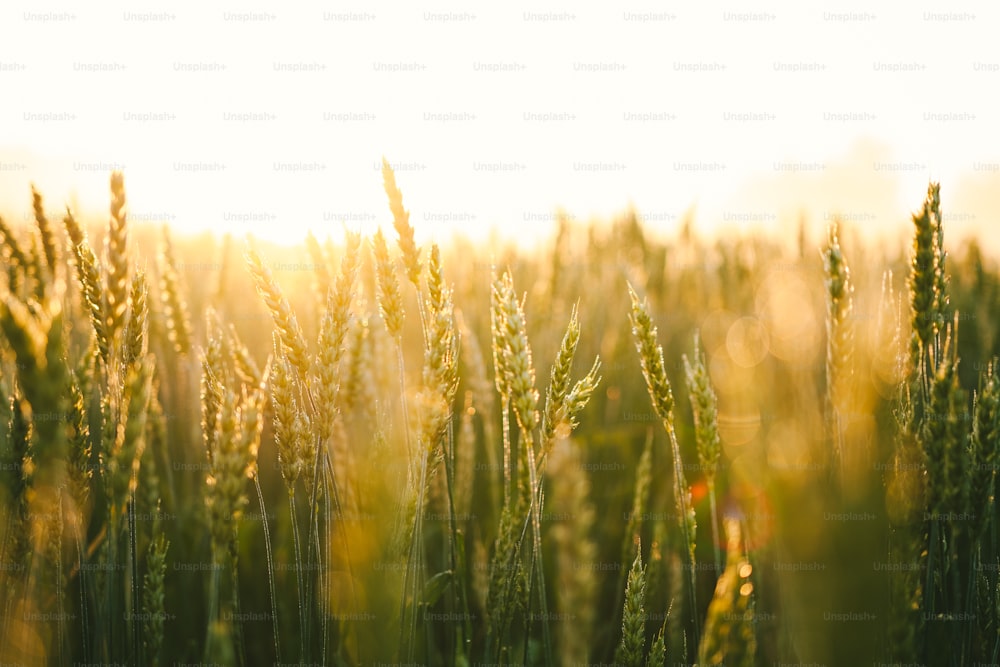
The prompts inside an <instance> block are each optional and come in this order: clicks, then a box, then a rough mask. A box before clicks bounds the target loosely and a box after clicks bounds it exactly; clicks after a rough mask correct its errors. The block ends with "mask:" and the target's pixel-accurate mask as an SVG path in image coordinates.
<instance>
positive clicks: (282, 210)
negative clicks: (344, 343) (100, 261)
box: [0, 0, 1000, 242]
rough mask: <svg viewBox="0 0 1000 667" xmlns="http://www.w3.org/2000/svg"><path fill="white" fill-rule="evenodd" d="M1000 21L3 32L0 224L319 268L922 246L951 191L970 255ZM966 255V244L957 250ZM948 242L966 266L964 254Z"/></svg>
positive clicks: (368, 18)
mask: <svg viewBox="0 0 1000 667" xmlns="http://www.w3.org/2000/svg"><path fill="white" fill-rule="evenodd" d="M998 19H1000V6H998V5H997V4H996V3H991V2H986V1H984V0H983V1H978V2H962V1H961V0H959V1H958V2H956V3H941V2H937V3H933V4H932V3H929V2H913V3H889V4H886V5H885V6H879V5H874V4H872V3H861V2H858V3H855V4H853V5H852V4H850V3H847V4H845V3H841V2H812V1H810V2H801V1H799V2H763V3H759V4H748V3H745V2H741V3H727V4H719V3H711V2H700V1H697V2H696V1H691V2H659V3H653V2H638V3H583V2H576V3H561V4H560V3H549V2H546V3H527V2H525V3H521V4H519V3H516V2H514V3H485V2H467V3H463V4H458V3H454V4H444V3H442V4H422V5H420V6H415V5H411V4H409V3H398V4H397V3H385V2H355V3H349V2H282V3H271V4H268V3H257V4H253V3H228V4H226V3H212V2H199V3H194V2H190V1H188V0H181V1H180V2H154V1H150V0H143V1H142V2H128V3H107V2H105V3H77V2H60V1H58V0H56V1H55V2H32V1H30V0H6V1H5V2H4V3H3V5H2V6H0V90H2V91H3V103H2V104H0V209H2V210H3V211H8V212H9V211H11V210H12V209H13V210H16V211H17V212H20V213H27V212H28V211H29V205H28V204H29V202H30V198H29V194H28V189H27V188H28V182H29V181H34V182H35V183H37V184H38V185H39V187H40V188H41V189H42V191H43V194H45V195H46V197H47V202H48V204H49V205H50V206H51V207H52V208H54V209H55V208H57V207H60V206H61V204H62V203H63V202H66V201H74V202H76V203H77V204H78V205H79V206H80V207H82V208H84V209H91V210H97V211H103V210H105V209H106V206H107V198H108V195H107V177H108V172H109V170H110V169H111V168H114V167H124V169H125V174H126V187H127V189H128V194H129V200H130V209H131V214H132V217H133V219H137V220H147V219H166V220H168V221H170V222H172V223H173V224H174V225H176V226H178V227H179V228H183V229H199V228H210V229H213V230H218V231H223V230H229V231H236V232H237V233H240V234H242V233H244V232H251V233H253V234H255V235H256V236H258V237H261V238H270V239H279V240H289V241H295V242H297V241H298V240H300V239H301V238H302V237H303V236H304V234H305V230H306V229H307V228H309V227H311V228H313V229H314V230H315V231H316V232H317V234H318V235H319V236H320V237H323V236H325V235H326V233H333V234H335V235H338V236H339V234H340V228H341V226H340V222H339V221H340V220H342V219H346V220H347V221H348V222H349V223H352V224H358V223H361V224H362V225H363V226H364V227H365V228H366V229H371V228H372V227H373V226H374V225H375V224H378V223H387V222H389V221H390V219H391V218H390V214H389V211H388V206H387V205H386V203H385V196H384V193H383V191H382V184H381V176H380V173H379V169H378V167H379V163H380V160H381V156H382V155H385V156H386V157H387V158H388V159H389V160H390V162H392V163H393V164H396V165H398V168H397V180H398V182H399V184H400V187H401V188H402V190H403V194H404V198H405V202H406V205H407V207H408V208H409V209H410V211H411V220H412V222H413V223H414V225H415V226H416V228H417V230H418V234H420V235H421V236H422V237H423V238H428V237H432V238H435V237H442V236H445V235H447V234H449V233H450V232H451V231H452V230H456V229H458V230H462V231H464V232H466V233H468V234H469V235H471V236H479V237H482V236H483V235H484V234H485V230H487V229H488V227H489V226H490V225H491V224H498V225H500V226H501V229H502V231H503V232H504V233H506V234H508V235H518V236H521V237H525V238H527V237H531V236H534V235H536V234H537V233H538V232H545V233H548V232H549V230H550V219H551V214H552V213H553V211H554V210H555V209H556V208H557V207H563V208H565V209H566V210H568V211H569V212H570V213H571V214H573V215H575V216H576V217H579V218H588V217H589V216H591V215H601V216H608V215H613V214H615V213H618V212H621V211H622V210H623V209H624V208H625V207H626V206H628V205H629V204H634V206H635V207H636V208H637V210H638V211H639V212H640V214H645V217H646V218H647V220H648V222H649V224H650V225H651V226H653V227H654V228H655V229H656V230H659V231H663V232H664V233H671V232H672V231H674V230H675V229H676V227H677V225H678V221H679V218H680V216H682V215H683V214H684V212H685V211H686V210H688V209H690V208H691V207H692V206H696V207H697V208H696V210H697V219H698V223H699V225H700V226H701V228H702V229H710V228H712V225H714V224H717V223H719V222H721V223H722V224H724V225H726V226H728V227H739V228H744V227H746V226H747V225H750V224H760V225H762V226H765V227H774V226H776V224H777V222H776V221H777V220H783V219H795V218H797V217H798V215H799V213H800V212H805V213H807V214H808V215H809V216H810V218H811V220H813V222H814V224H815V225H816V228H817V230H818V228H819V225H820V224H822V222H823V220H824V218H825V217H828V216H830V215H832V214H833V213H834V212H841V213H844V214H845V215H847V216H848V218H849V219H850V220H853V221H856V222H857V224H858V226H859V227H862V228H865V229H867V230H876V231H877V230H885V229H887V228H890V227H891V228H892V229H898V226H901V225H903V224H905V223H906V222H907V221H908V218H907V215H908V212H909V211H910V210H913V209H915V208H917V206H918V205H919V203H920V201H921V200H922V198H923V195H924V193H925V191H926V187H927V181H928V179H930V178H934V179H940V180H942V182H943V185H942V207H943V209H944V210H945V215H946V217H947V216H949V215H950V216H951V217H952V218H953V222H954V223H955V224H954V225H953V226H952V227H951V229H952V233H953V234H955V233H958V234H962V233H964V232H971V231H974V230H976V229H981V230H986V229H987V228H988V227H992V226H993V225H992V224H990V222H989V221H990V220H992V219H993V216H994V214H997V215H1000V206H998V203H997V197H996V196H995V195H994V193H996V192H1000V188H998V186H1000V147H998V145H997V137H998V136H1000V135H998V134H997V131H996V128H997V127H998V126H1000V123H998V121H1000V117H998V116H1000V101H998V100H1000V98H998V97H997V93H996V91H997V89H998V84H1000V52H998V51H997V49H996V48H995V44H996V37H995V36H996V30H997V27H998V26H1000V20H998ZM956 230H957V231H956ZM951 238H954V236H952V237H951Z"/></svg>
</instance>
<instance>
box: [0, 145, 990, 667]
mask: <svg viewBox="0 0 1000 667" xmlns="http://www.w3.org/2000/svg"><path fill="white" fill-rule="evenodd" d="M382 177H383V181H384V186H385V191H386V194H387V201H388V207H387V209H386V215H385V220H384V224H383V227H382V229H381V231H379V232H378V233H376V234H375V235H373V236H371V237H362V235H361V234H359V233H357V232H355V231H352V230H351V229H350V228H349V227H346V228H343V229H341V228H337V229H335V230H334V231H333V232H331V234H330V235H329V236H328V237H324V238H317V237H315V236H310V237H309V238H308V241H307V243H305V244H304V246H302V247H299V248H293V249H288V248H281V247H277V246H270V245H267V244H264V243H262V242H258V241H255V240H254V239H252V238H246V239H243V238H230V237H225V238H221V239H220V238H216V237H213V236H211V235H205V236H203V237H182V236H179V235H177V236H175V235H174V234H173V233H172V232H171V230H170V229H169V228H167V227H163V228H161V227H159V226H156V225H150V224H148V223H142V224H132V223H131V222H130V221H129V218H128V200H127V194H126V193H127V191H126V184H125V181H124V177H123V176H122V174H121V173H117V172H116V173H114V174H113V175H111V178H110V190H109V201H110V206H109V216H108V218H107V219H106V220H94V221H86V220H78V219H77V218H76V217H74V213H73V211H71V210H69V209H66V208H65V207H64V206H63V205H62V204H61V203H60V202H52V201H49V200H44V199H43V198H42V194H43V193H39V192H29V193H25V211H30V210H31V209H30V208H29V206H32V207H33V211H34V223H33V224H28V225H24V226H16V225H14V224H12V223H10V222H2V223H0V241H2V257H3V271H0V332H2V333H0V477H2V481H0V607H2V608H0V662H2V663H3V664H24V665H29V664H30V665H35V664H52V665H62V664H150V665H155V664H159V665H174V664H191V663H206V664H220V665H228V664H236V665H258V664H261V665H263V664H289V665H290V664H304V665H372V664H375V665H389V664H393V665H408V664H449V665H451V664H454V665H487V664H529V665H548V664H561V665H567V666H569V665H587V664H612V663H614V664H621V665H640V666H641V665H651V666H652V665H682V664H684V665H691V664H696V665H729V666H735V665H742V666H751V665H778V664H810V665H811V664H822V665H868V664H875V665H879V664H885V665H888V664H903V665H916V664H923V665H952V664H953V665H969V664H982V665H986V664H996V663H997V661H998V652H1000V578H998V575H1000V551H998V548H997V547H998V542H997V516H996V511H995V508H996V500H995V477H996V469H997V465H998V462H1000V459H998V453H1000V377H998V375H997V372H996V370H995V368H994V363H995V358H996V356H997V354H998V352H1000V342H998V338H997V326H998V324H1000V281H998V276H1000V274H998V269H997V266H996V264H995V261H994V260H995V258H993V257H990V256H989V255H988V254H986V253H984V252H983V251H982V250H981V249H980V248H979V246H978V245H977V243H976V242H975V240H959V239H951V238H948V237H946V235H945V229H944V226H943V225H942V213H941V211H942V209H946V208H947V184H945V187H944V188H939V186H938V185H937V184H935V183H932V184H930V185H929V186H928V190H927V197H926V199H925V200H924V201H922V202H913V204H914V212H913V214H912V228H911V229H912V236H911V239H910V241H909V243H908V245H904V244H903V243H901V244H900V246H899V247H900V248H904V250H902V251H897V250H894V249H889V250H885V249H882V248H878V247H872V246H871V245H867V244H865V243H863V242H862V241H861V240H860V236H859V235H858V234H857V233H856V232H857V230H855V229H853V228H852V227H851V226H850V225H848V224H845V225H841V226H838V225H837V224H832V225H830V226H829V227H828V228H827V229H826V230H824V231H823V235H822V237H819V238H813V237H811V236H810V235H809V233H808V230H807V229H806V227H805V226H804V227H803V229H802V233H801V234H800V236H799V238H798V241H797V243H795V244H789V243H782V242H781V240H779V239H775V238H766V237H763V236H760V235H743V236H734V237H726V238H720V239H718V240H709V239H706V238H702V237H700V236H699V235H698V234H697V233H696V232H695V231H694V229H695V227H694V225H693V224H692V221H687V222H686V223H685V224H684V226H683V229H682V231H681V233H680V234H679V235H678V237H677V238H676V239H674V240H671V241H668V242H664V241H657V240H654V239H653V238H652V237H651V236H650V234H649V233H648V229H647V228H645V227H644V224H643V221H642V220H640V219H638V218H637V217H636V215H635V214H633V213H629V212H626V213H624V214H623V215H621V216H620V218H618V219H617V220H614V221H611V222H610V223H609V224H606V225H582V224H579V223H577V222H574V221H572V220H570V219H563V220H561V221H560V224H559V226H558V233H557V235H556V236H555V237H554V238H552V239H550V240H549V241H548V242H547V243H545V244H542V245H541V246H539V248H537V249H536V250H533V251H530V252H529V251H524V250H518V249H517V248H515V247H509V248H495V247H494V248H487V247H479V246H473V245H471V244H468V243H465V242H462V241H460V240H456V241H455V242H454V243H451V244H448V245H443V246H442V247H438V246H436V245H434V246H427V247H422V246H420V245H418V244H417V243H416V242H415V240H414V230H413V226H412V225H411V224H410V221H409V213H408V210H407V206H406V204H405V201H404V195H403V192H401V190H400V188H401V187H403V188H405V183H397V180H396V178H395V176H394V174H393V172H392V170H391V169H390V168H389V166H388V164H387V163H386V164H385V166H384V168H383V173H382ZM942 193H943V196H944V198H943V199H942ZM20 213H21V212H18V211H11V212H9V213H8V214H7V215H6V216H5V219H6V220H8V221H9V220H13V219H15V218H18V217H19V214H20ZM902 214H903V215H905V214H906V212H902Z"/></svg>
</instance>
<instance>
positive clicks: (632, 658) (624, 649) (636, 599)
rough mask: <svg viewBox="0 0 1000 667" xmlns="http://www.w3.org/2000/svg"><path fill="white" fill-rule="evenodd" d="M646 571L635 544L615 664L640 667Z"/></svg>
mask: <svg viewBox="0 0 1000 667" xmlns="http://www.w3.org/2000/svg"><path fill="white" fill-rule="evenodd" d="M645 599H646V569H645V568H644V567H643V565H642V548H641V546H640V545H639V543H638V542H636V554H635V560H634V561H633V562H632V569H631V570H629V573H628V584H627V585H626V588H625V606H624V607H623V609H622V639H621V642H620V643H619V645H618V651H617V652H616V653H615V663H616V664H619V665H627V666H628V667H642V665H643V664H644V661H643V655H644V654H645V647H646V613H645Z"/></svg>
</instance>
